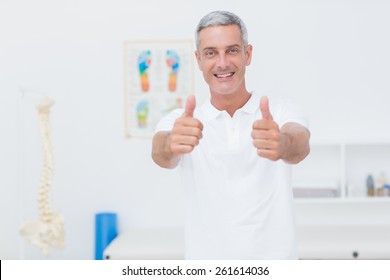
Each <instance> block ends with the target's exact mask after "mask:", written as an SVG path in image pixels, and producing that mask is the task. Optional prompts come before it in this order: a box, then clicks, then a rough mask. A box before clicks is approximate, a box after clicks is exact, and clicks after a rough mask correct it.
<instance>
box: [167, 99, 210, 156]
mask: <svg viewBox="0 0 390 280" xmlns="http://www.w3.org/2000/svg"><path fill="white" fill-rule="evenodd" d="M195 107H196V101H195V96H193V95H190V96H188V97H187V102H186V107H185V110H184V113H183V115H182V116H181V117H180V118H178V119H176V121H175V124H174V125H173V128H172V131H171V137H170V141H171V143H170V148H171V151H172V153H173V154H174V155H182V154H187V153H190V152H192V150H193V149H194V148H195V147H196V146H197V145H198V144H199V140H200V139H201V138H202V130H203V124H202V123H201V122H200V121H199V120H197V119H195V118H194V111H195Z"/></svg>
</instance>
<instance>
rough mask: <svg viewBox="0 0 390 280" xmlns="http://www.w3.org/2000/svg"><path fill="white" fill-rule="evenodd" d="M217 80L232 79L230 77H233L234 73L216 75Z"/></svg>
mask: <svg viewBox="0 0 390 280" xmlns="http://www.w3.org/2000/svg"><path fill="white" fill-rule="evenodd" d="M216 76H217V78H226V77H230V76H233V73H226V74H219V75H218V74H217V75H216Z"/></svg>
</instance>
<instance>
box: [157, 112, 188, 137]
mask: <svg viewBox="0 0 390 280" xmlns="http://www.w3.org/2000/svg"><path fill="white" fill-rule="evenodd" d="M183 112H184V109H175V110H173V111H172V112H170V113H169V114H168V115H166V116H165V117H163V118H161V119H160V120H159V121H158V122H157V125H156V127H155V130H154V131H155V132H156V133H157V132H159V131H171V130H172V127H173V125H174V123H175V121H176V119H177V118H180V117H181V116H182V115H183Z"/></svg>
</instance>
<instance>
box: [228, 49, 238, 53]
mask: <svg viewBox="0 0 390 280" xmlns="http://www.w3.org/2000/svg"><path fill="white" fill-rule="evenodd" d="M228 52H229V53H230V54H236V53H238V49H230V50H229V51H228Z"/></svg>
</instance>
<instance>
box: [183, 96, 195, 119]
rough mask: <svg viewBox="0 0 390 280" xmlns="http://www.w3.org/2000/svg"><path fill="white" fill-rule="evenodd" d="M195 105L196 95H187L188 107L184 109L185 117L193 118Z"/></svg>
mask: <svg viewBox="0 0 390 280" xmlns="http://www.w3.org/2000/svg"><path fill="white" fill-rule="evenodd" d="M195 106H196V101H195V96H194V95H189V96H188V97H187V102H186V108H185V110H184V114H183V117H190V118H192V117H193V116H194V110H195Z"/></svg>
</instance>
